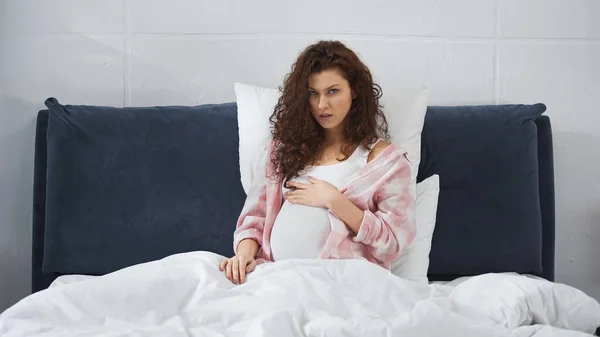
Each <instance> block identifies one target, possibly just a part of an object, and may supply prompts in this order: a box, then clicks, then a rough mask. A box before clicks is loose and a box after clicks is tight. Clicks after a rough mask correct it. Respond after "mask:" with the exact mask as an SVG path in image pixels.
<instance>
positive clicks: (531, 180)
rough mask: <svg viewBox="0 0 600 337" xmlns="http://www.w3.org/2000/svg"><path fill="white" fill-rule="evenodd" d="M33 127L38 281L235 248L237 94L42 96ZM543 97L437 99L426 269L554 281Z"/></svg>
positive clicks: (434, 273)
mask: <svg viewBox="0 0 600 337" xmlns="http://www.w3.org/2000/svg"><path fill="white" fill-rule="evenodd" d="M46 105H47V106H48V108H49V109H48V110H42V111H40V112H39V113H38V117H37V129H36V137H35V168H34V199H33V258H32V268H33V273H32V283H33V284H32V291H34V292H35V291H39V290H41V289H44V288H47V287H48V286H49V284H50V283H51V282H52V281H53V280H54V279H55V278H56V277H58V276H60V275H63V274H75V273H77V274H90V275H101V274H105V273H108V272H111V271H114V270H117V269H120V268H123V267H125V266H129V265H132V264H135V263H142V262H147V261H150V260H153V259H157V258H161V257H164V256H167V255H170V254H174V253H179V252H184V251H190V250H209V251H214V252H216V253H219V254H223V255H230V254H232V234H233V230H234V228H235V220H236V219H237V216H238V214H239V212H240V210H241V207H242V204H243V201H244V194H243V190H242V188H241V184H240V182H239V181H240V179H239V167H238V164H237V163H238V152H237V142H238V137H237V119H236V118H237V117H236V116H237V107H236V105H235V103H225V104H218V105H206V106H199V107H149V108H122V109H118V108H107V107H92V106H68V105H61V104H60V103H59V102H58V101H56V100H55V99H49V100H48V101H46ZM544 111H545V106H543V105H542V104H536V105H500V106H471V107H469V106H467V107H462V106H461V107H429V109H428V112H427V116H426V121H425V126H424V129H423V137H422V139H423V146H422V162H421V166H420V168H419V181H421V180H423V179H425V178H426V177H428V176H430V175H431V174H439V175H440V183H441V192H440V200H439V206H438V220H437V222H436V230H435V234H434V239H433V244H432V251H431V256H430V257H431V264H430V270H429V276H430V279H431V280H447V279H453V278H455V277H458V276H463V275H475V274H480V273H485V272H504V271H516V272H520V273H528V274H533V275H538V276H541V277H544V278H546V279H549V280H554V232H555V231H554V172H553V156H552V132H551V127H550V120H549V118H548V117H547V116H544V115H542V113H543V112H544Z"/></svg>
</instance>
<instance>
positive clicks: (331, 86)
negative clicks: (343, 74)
mask: <svg viewBox="0 0 600 337" xmlns="http://www.w3.org/2000/svg"><path fill="white" fill-rule="evenodd" d="M339 86H340V85H339V84H332V85H330V86H329V87H328V88H325V90H329V89H331V88H333V87H339ZM308 89H310V90H315V89H314V88H310V87H309V88H308ZM315 91H317V90H315Z"/></svg>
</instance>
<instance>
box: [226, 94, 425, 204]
mask: <svg viewBox="0 0 600 337" xmlns="http://www.w3.org/2000/svg"><path fill="white" fill-rule="evenodd" d="M234 91H235V95H236V101H237V108H238V128H239V137H240V140H239V141H240V143H239V156H240V176H241V182H242V187H243V188H244V191H245V192H246V193H248V189H249V188H250V184H251V181H252V174H253V172H254V170H253V168H254V166H255V165H256V163H257V161H258V158H260V156H261V155H262V153H264V151H266V146H267V142H268V139H269V137H270V135H271V134H270V123H269V117H270V116H271V114H272V113H273V110H274V108H275V105H276V104H277V100H278V99H279V96H280V93H279V91H278V90H276V89H270V88H263V87H258V86H254V85H249V84H243V83H239V82H236V83H234ZM428 99H429V87H427V86H425V87H423V88H418V89H407V90H403V91H402V92H401V93H395V94H394V95H391V96H390V97H386V96H385V95H384V98H382V100H381V103H382V104H383V105H384V111H385V114H386V118H387V119H388V124H389V132H390V136H391V137H392V142H393V143H394V144H395V145H396V146H398V147H401V148H403V149H405V150H406V151H407V155H408V159H409V161H410V162H411V167H412V174H411V192H412V193H413V194H415V193H416V182H417V173H418V168H419V163H420V161H421V131H422V130H423V123H424V121H425V112H426V111H427V101H428Z"/></svg>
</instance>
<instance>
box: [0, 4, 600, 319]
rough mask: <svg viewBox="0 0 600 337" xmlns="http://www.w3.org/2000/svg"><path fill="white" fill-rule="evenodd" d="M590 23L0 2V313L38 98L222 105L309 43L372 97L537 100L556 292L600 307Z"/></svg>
mask: <svg viewBox="0 0 600 337" xmlns="http://www.w3.org/2000/svg"><path fill="white" fill-rule="evenodd" d="M258 3H260V4H261V5H260V6H259V5H258ZM598 13H600V2H598V1H595V0H527V1H523V0H455V1H440V0H437V1H435V0H421V1H407V0H406V1H385V2H384V1H371V2H369V4H368V5H367V2H366V1H362V2H361V1H358V0H354V1H342V0H337V1H327V2H324V1H316V0H311V1H301V2H296V3H294V2H289V1H277V0H269V1H261V2H253V1H244V0H236V1H210V2H208V1H199V0H169V1H166V0H163V1H158V0H87V1H82V0H54V1H51V2H50V1H42V0H38V1H34V0H0V28H1V29H2V40H1V42H0V47H1V48H0V93H1V95H2V96H0V163H1V165H0V310H2V309H4V308H6V307H7V306H9V305H11V304H12V303H14V302H15V301H17V300H18V299H20V298H22V297H23V296H25V295H26V294H27V293H28V291H29V288H30V268H29V263H30V257H31V252H30V251H31V247H30V246H31V239H30V237H31V198H32V171H33V137H34V118H35V115H36V113H37V111H38V110H39V109H41V108H43V101H44V99H45V98H47V97H49V96H55V97H57V98H58V99H59V100H60V101H61V102H63V103H69V104H80V103H85V104H103V105H113V106H123V105H167V104H185V105H192V104H202V103H213V102H225V101H233V100H234V94H233V87H232V83H233V81H244V82H249V83H254V84H258V85H265V86H277V85H279V84H280V83H281V81H282V78H283V76H284V74H285V73H286V72H287V71H288V70H289V67H290V65H291V63H292V61H293V60H294V58H295V56H296V55H297V53H298V52H299V50H300V49H301V48H303V47H304V46H306V45H307V44H309V43H311V42H313V41H314V40H315V39H321V38H336V39H341V40H343V41H345V42H346V43H347V44H348V45H349V46H350V47H352V48H353V49H355V50H356V51H357V52H358V53H359V54H360V55H361V56H362V57H363V59H364V60H365V61H366V62H367V64H368V65H369V66H370V67H371V69H372V70H373V72H374V74H375V76H376V79H377V80H378V81H379V82H380V84H381V85H382V86H383V89H384V95H393V94H394V92H398V91H399V90H401V88H402V87H405V86H412V85H414V84H420V83H422V82H427V83H430V84H432V85H433V86H434V91H433V93H432V97H431V104H481V103H534V102H544V103H546V104H547V106H548V112H547V113H548V115H549V116H551V118H552V121H553V127H554V131H555V149H556V153H555V156H556V192H557V200H556V202H557V214H556V215H557V247H556V248H557V250H556V253H557V260H556V263H557V275H558V281H561V282H566V283H569V284H572V285H575V286H578V287H581V288H582V289H583V290H585V291H587V292H589V293H590V294H591V295H593V296H595V297H596V298H600V264H599V263H598V262H597V258H598V257H599V256H600V244H598V242H599V241H600V229H599V228H600V227H599V225H600V223H598V219H600V179H598V178H597V174H598V172H600V151H599V150H598V149H599V148H600V116H599V115H598V113H597V112H598V111H597V108H596V107H597V102H596V101H595V100H594V97H598V96H600V81H599V80H598V78H600V65H599V62H598V60H600V21H599V20H597V14H598Z"/></svg>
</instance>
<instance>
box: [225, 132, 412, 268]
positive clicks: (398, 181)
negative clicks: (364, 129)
mask: <svg viewBox="0 0 600 337" xmlns="http://www.w3.org/2000/svg"><path fill="white" fill-rule="evenodd" d="M273 146H274V143H273V142H272V141H271V142H270V144H269V146H268V149H267V151H266V153H265V155H264V156H263V158H262V160H261V162H260V164H258V165H257V168H256V171H255V174H254V178H253V180H252V185H251V187H250V189H249V191H248V195H247V198H246V202H245V204H244V207H243V209H242V212H241V214H240V216H239V218H238V221H237V227H236V230H235V232H234V251H235V252H236V253H237V246H238V244H239V242H240V241H242V240H244V239H248V238H251V239H254V240H256V241H257V242H258V244H259V246H260V248H259V251H258V254H257V256H256V259H257V262H258V263H264V262H266V261H273V258H272V255H271V247H270V244H269V242H270V238H271V229H272V228H273V224H274V223H275V219H276V218H277V214H278V213H279V210H280V209H281V206H282V203H283V195H282V192H281V184H282V182H283V181H282V178H281V177H279V178H277V179H271V178H268V177H271V176H273V170H274V167H273V165H272V163H271V161H270V160H269V159H270V157H271V155H270V154H271V152H272V150H273ZM410 172H411V168H410V164H409V162H408V159H407V157H406V152H404V151H402V150H400V149H399V148H398V147H396V146H395V145H393V144H392V145H390V146H388V147H387V148H385V149H384V150H383V151H382V152H381V153H380V154H379V155H377V156H376V157H375V158H374V159H373V160H371V161H370V162H369V163H367V164H366V165H365V166H364V167H362V168H361V169H360V170H359V171H358V172H356V174H354V175H353V176H351V177H350V178H349V179H348V181H347V183H346V186H345V187H343V188H342V189H341V190H340V191H341V192H342V194H343V195H345V196H346V198H348V200H350V201H351V202H352V203H353V204H354V205H356V206H357V207H358V208H360V209H361V210H363V212H364V216H363V220H362V223H361V225H360V229H359V231H358V233H357V234H356V235H354V233H353V232H352V230H351V229H350V228H349V227H348V226H347V225H346V224H345V223H344V222H343V221H342V220H341V219H340V218H339V217H337V216H336V215H335V214H334V213H333V212H332V211H329V219H330V220H331V232H330V234H329V236H328V237H327V239H326V241H325V245H324V247H323V249H322V251H321V253H320V255H319V258H323V259H366V260H368V261H370V262H373V263H376V264H378V265H380V266H382V267H384V268H387V269H390V264H391V262H392V261H394V260H396V259H397V258H398V257H400V254H401V253H402V251H403V249H404V248H405V247H407V246H408V245H410V243H411V242H412V240H413V239H414V237H415V234H416V227H415V196H414V195H413V193H411V190H410V188H409V187H410V179H411V176H410ZM265 173H266V174H265Z"/></svg>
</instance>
